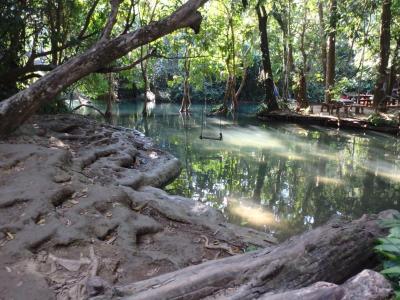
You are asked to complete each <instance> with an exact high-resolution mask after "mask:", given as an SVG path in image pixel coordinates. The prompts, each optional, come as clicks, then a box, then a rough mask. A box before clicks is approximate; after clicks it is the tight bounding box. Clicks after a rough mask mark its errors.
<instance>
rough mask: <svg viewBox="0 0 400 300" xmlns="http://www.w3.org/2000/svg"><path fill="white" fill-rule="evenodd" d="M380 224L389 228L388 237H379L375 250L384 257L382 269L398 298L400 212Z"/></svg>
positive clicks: (399, 295)
mask: <svg viewBox="0 0 400 300" xmlns="http://www.w3.org/2000/svg"><path fill="white" fill-rule="evenodd" d="M380 225H381V226H382V227H384V228H389V234H388V236H387V237H386V238H380V239H378V242H379V245H377V246H375V251H376V252H377V253H378V254H379V256H380V257H381V258H382V271H381V273H382V274H383V275H385V276H386V277H387V278H388V279H389V280H390V281H391V282H392V284H393V286H394V289H395V292H396V299H399V298H400V285H399V283H400V214H399V213H396V214H394V216H393V218H392V219H388V220H384V221H381V223H380Z"/></svg>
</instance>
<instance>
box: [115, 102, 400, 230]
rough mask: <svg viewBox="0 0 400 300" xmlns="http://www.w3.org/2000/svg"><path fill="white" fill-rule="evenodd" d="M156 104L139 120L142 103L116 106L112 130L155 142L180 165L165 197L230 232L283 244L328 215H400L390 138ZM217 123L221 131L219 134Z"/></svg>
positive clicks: (398, 173) (395, 147) (399, 153)
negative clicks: (266, 234) (191, 203)
mask: <svg viewBox="0 0 400 300" xmlns="http://www.w3.org/2000/svg"><path fill="white" fill-rule="evenodd" d="M178 110H179V107H178V106H177V105H172V104H160V105H157V106H156V107H154V108H153V110H152V112H151V115H150V116H149V117H147V118H143V117H142V115H141V111H142V107H141V106H140V105H135V104H129V103H121V104H119V108H118V112H117V113H118V117H117V118H116V120H115V122H116V123H118V124H119V125H123V126H126V127H132V128H136V129H138V130H140V131H142V132H144V133H145V134H146V135H148V136H150V137H152V138H153V139H154V141H155V143H156V144H157V145H158V146H159V147H161V148H162V149H164V150H167V151H169V152H171V153H172V154H174V155H175V156H177V157H178V158H179V159H180V161H181V162H182V173H181V176H180V177H179V178H178V179H177V180H175V181H174V182H173V183H172V184H170V185H169V186H167V187H166V190H167V191H168V192H170V193H174V194H179V195H183V196H186V197H190V198H193V199H195V200H198V201H202V202H204V203H207V204H208V205H211V206H213V207H215V208H217V209H220V210H221V211H222V212H223V213H224V214H225V215H226V217H227V218H228V219H229V220H230V221H232V222H234V223H237V224H242V225H250V226H253V227H256V228H259V229H263V230H266V231H272V232H276V233H277V235H278V236H279V237H281V238H283V237H286V236H288V235H292V234H295V233H298V232H301V231H303V230H305V229H307V228H310V227H313V226H316V225H319V224H322V223H324V222H326V221H327V220H328V219H329V218H330V217H331V216H332V215H334V214H339V215H347V216H351V217H358V216H361V215H362V214H363V213H374V212H379V211H381V210H384V209H388V208H395V209H400V143H399V141H398V140H397V139H396V138H394V137H391V136H388V135H383V134H379V133H372V132H368V133H367V134H364V133H361V132H352V131H338V130H333V129H326V128H322V127H317V126H311V127H304V126H300V125H296V124H284V123H281V124H276V123H274V124H266V123H259V122H257V120H255V119H254V118H252V117H250V115H251V113H252V112H254V111H255V107H254V106H244V107H243V106H242V108H241V110H242V112H241V113H240V114H239V115H238V116H236V118H233V117H232V116H230V117H227V118H224V119H222V120H220V119H219V118H205V120H204V123H205V127H204V134H205V135H209V136H213V137H217V136H218V135H219V131H220V127H221V130H222V133H223V141H214V140H204V139H203V140H201V139H199V135H200V131H201V123H202V114H201V111H202V107H201V106H193V113H192V114H191V115H190V116H188V117H185V116H182V115H180V114H179V113H178ZM220 125H221V126H220Z"/></svg>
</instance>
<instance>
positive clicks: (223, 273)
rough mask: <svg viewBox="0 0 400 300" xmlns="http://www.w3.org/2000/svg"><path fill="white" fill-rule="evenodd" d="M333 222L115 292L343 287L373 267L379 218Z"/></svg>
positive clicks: (135, 295)
mask: <svg viewBox="0 0 400 300" xmlns="http://www.w3.org/2000/svg"><path fill="white" fill-rule="evenodd" d="M390 216H391V212H384V213H381V214H380V215H379V216H376V215H373V216H366V215H365V216H363V217H362V218H361V219H359V220H356V221H352V222H349V221H343V220H333V221H331V222H330V223H328V224H326V225H324V226H321V227H318V228H316V229H313V230H311V231H309V232H306V233H304V234H302V235H300V236H297V237H294V238H291V239H289V240H288V241H286V242H285V243H282V244H280V245H277V246H273V247H269V248H266V249H262V250H258V251H254V252H250V253H247V254H242V255H235V256H233V257H228V258H224V259H220V260H217V261H209V262H206V263H203V264H200V265H195V266H190V267H187V268H185V269H182V270H178V271H175V272H172V273H169V274H164V275H161V276H158V277H155V278H151V279H148V280H144V281H140V282H136V283H133V284H130V285H127V286H121V287H117V288H116V289H115V291H116V292H117V294H118V295H119V296H129V297H127V298H124V299H132V300H133V299H135V300H140V299H146V300H151V299H181V300H185V299H202V298H204V297H207V296H211V295H212V296H215V298H213V299H219V298H218V297H220V298H223V299H238V300H239V299H240V300H245V299H255V298H258V297H260V295H263V294H265V293H268V292H282V291H287V290H292V289H298V288H302V287H306V286H309V285H310V284H313V283H315V282H317V281H327V282H332V283H342V282H344V281H345V280H346V279H348V278H350V277H351V276H353V275H355V274H357V273H358V272H360V271H361V270H363V269H364V268H366V267H373V266H374V265H376V263H377V261H376V260H375V253H374V250H373V247H374V243H375V240H376V238H377V237H379V236H382V235H383V234H384V231H383V230H382V229H381V228H380V226H379V225H378V219H380V218H382V217H384V218H387V217H390Z"/></svg>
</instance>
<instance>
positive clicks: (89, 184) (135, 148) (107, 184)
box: [0, 115, 276, 300]
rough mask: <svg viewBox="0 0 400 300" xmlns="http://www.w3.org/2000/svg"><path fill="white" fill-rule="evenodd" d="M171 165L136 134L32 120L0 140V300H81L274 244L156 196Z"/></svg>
mask: <svg viewBox="0 0 400 300" xmlns="http://www.w3.org/2000/svg"><path fill="white" fill-rule="evenodd" d="M179 172H180V165H179V161H178V160H177V159H176V158H174V157H173V156H171V155H170V154H168V153H165V152H163V151H160V150H158V149H156V148H155V147H154V146H153V145H152V143H151V141H150V140H149V139H148V138H146V137H144V136H143V135H142V134H141V133H139V132H137V131H135V130H131V129H126V128H121V127H115V126H111V125H105V124H98V123H96V122H94V121H92V120H89V119H87V118H85V117H82V116H78V115H57V116H35V117H34V118H32V119H31V120H30V121H29V122H27V124H25V125H24V126H23V127H22V128H21V129H19V131H18V132H16V133H15V134H14V135H13V136H10V137H9V138H7V139H6V140H1V141H0V299H1V300H3V299H4V300H10V299H32V300H35V299H38V300H39V299H40V300H44V299H60V300H61V299H63V300H64V299H88V298H95V297H96V296H97V295H100V294H102V292H103V291H104V290H105V289H107V288H108V287H110V286H113V285H117V284H126V283H133V282H136V281H139V280H143V279H146V278H151V277H154V276H157V275H160V274H163V273H167V272H171V271H174V270H177V269H181V268H183V267H186V266H189V265H194V264H199V263H202V262H204V261H207V260H213V259H217V258H220V257H226V256H230V255H235V254H236V253H243V252H245V251H246V249H247V248H248V247H250V246H251V248H254V247H260V248H261V247H268V246H269V245H272V244H274V243H276V240H275V239H274V238H273V237H272V236H271V235H269V234H267V233H264V232H259V231H256V230H253V229H248V228H244V227H238V226H235V225H232V224H229V223H227V222H226V221H225V219H224V217H223V216H222V215H221V213H219V212H218V211H216V210H214V209H212V208H210V207H208V206H206V205H204V204H201V203H199V202H195V201H192V200H190V199H185V198H183V197H179V196H171V195H168V194H167V193H165V192H164V191H162V190H161V189H160V188H162V187H163V186H165V185H166V184H167V183H169V182H170V181H172V180H174V179H175V178H176V177H177V176H178V175H179Z"/></svg>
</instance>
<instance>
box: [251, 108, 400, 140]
mask: <svg viewBox="0 0 400 300" xmlns="http://www.w3.org/2000/svg"><path fill="white" fill-rule="evenodd" d="M314 111H315V112H317V111H319V108H318V107H315V108H314ZM371 113H372V112H371ZM258 119H259V120H262V121H268V122H271V121H278V122H290V123H297V124H306V125H308V124H310V125H320V126H325V127H333V128H341V129H352V130H362V131H366V130H371V131H377V132H382V133H387V134H391V135H395V136H399V135H400V126H392V125H381V126H378V125H374V124H373V123H371V122H370V121H369V120H368V119H367V117H365V116H360V115H358V116H357V115H353V116H346V115H342V116H333V115H329V114H327V113H326V114H323V113H311V114H307V115H305V114H300V113H296V112H294V111H276V112H270V113H265V114H262V115H259V116H258Z"/></svg>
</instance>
